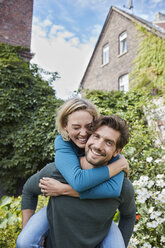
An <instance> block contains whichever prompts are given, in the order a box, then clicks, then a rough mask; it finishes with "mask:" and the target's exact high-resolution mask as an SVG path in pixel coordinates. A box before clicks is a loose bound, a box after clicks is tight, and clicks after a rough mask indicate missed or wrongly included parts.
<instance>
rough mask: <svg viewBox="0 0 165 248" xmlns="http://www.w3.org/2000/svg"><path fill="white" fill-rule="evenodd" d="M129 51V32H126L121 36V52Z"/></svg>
mask: <svg viewBox="0 0 165 248" xmlns="http://www.w3.org/2000/svg"><path fill="white" fill-rule="evenodd" d="M125 52H127V33H126V32H124V33H122V34H121V35H120V36H119V54H123V53H125Z"/></svg>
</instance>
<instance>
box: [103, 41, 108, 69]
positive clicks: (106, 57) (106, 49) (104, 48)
mask: <svg viewBox="0 0 165 248" xmlns="http://www.w3.org/2000/svg"><path fill="white" fill-rule="evenodd" d="M102 60H103V61H102V64H103V65H105V64H107V63H109V45H108V44H107V45H105V46H104V47H103V54H102Z"/></svg>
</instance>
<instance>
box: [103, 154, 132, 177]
mask: <svg viewBox="0 0 165 248" xmlns="http://www.w3.org/2000/svg"><path fill="white" fill-rule="evenodd" d="M107 167H108V170H109V175H110V177H113V176H115V175H117V174H118V173H120V172H121V171H124V172H125V175H126V176H128V173H129V164H128V162H127V160H126V159H125V157H124V156H123V155H120V157H119V159H118V160H116V161H115V162H112V163H111V164H108V165H107Z"/></svg>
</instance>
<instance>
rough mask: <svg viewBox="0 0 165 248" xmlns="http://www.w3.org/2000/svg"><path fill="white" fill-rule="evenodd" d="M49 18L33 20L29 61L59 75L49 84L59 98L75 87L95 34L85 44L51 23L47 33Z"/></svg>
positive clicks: (92, 46)
mask: <svg viewBox="0 0 165 248" xmlns="http://www.w3.org/2000/svg"><path fill="white" fill-rule="evenodd" d="M43 23H47V24H49V21H48V20H47V21H45V20H44V21H43V22H39V21H38V20H35V23H34V24H33V29H32V52H33V53H35V56H34V58H33V59H32V62H34V63H37V64H38V65H39V66H41V67H42V68H44V69H46V70H49V71H56V72H58V73H59V74H60V76H61V78H60V79H58V80H57V81H55V82H54V85H53V87H54V88H55V90H56V92H57V96H58V97H60V98H64V99H66V98H68V97H69V96H71V95H72V94H73V91H74V90H77V89H78V86H79V83H80V81H81V79H82V76H83V73H84V72H85V69H86V66H87V64H88V61H89V59H90V56H91V54H92V52H93V48H94V44H95V42H96V38H95V36H93V37H91V38H90V40H88V41H86V43H81V42H80V40H79V38H78V37H76V36H75V34H74V33H71V32H69V31H68V30H66V29H65V28H64V27H63V26H61V25H52V26H51V28H50V30H49V32H48V30H47V28H46V27H47V26H44V25H43Z"/></svg>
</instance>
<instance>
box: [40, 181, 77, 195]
mask: <svg viewBox="0 0 165 248" xmlns="http://www.w3.org/2000/svg"><path fill="white" fill-rule="evenodd" d="M39 187H40V188H41V192H42V193H43V194H44V195H45V196H59V195H68V196H73V197H79V194H78V193H77V192H76V191H75V190H74V189H73V188H72V187H71V186H70V185H69V184H64V183H61V182H59V181H57V180H56V179H53V178H49V177H44V178H43V179H40V183H39Z"/></svg>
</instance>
